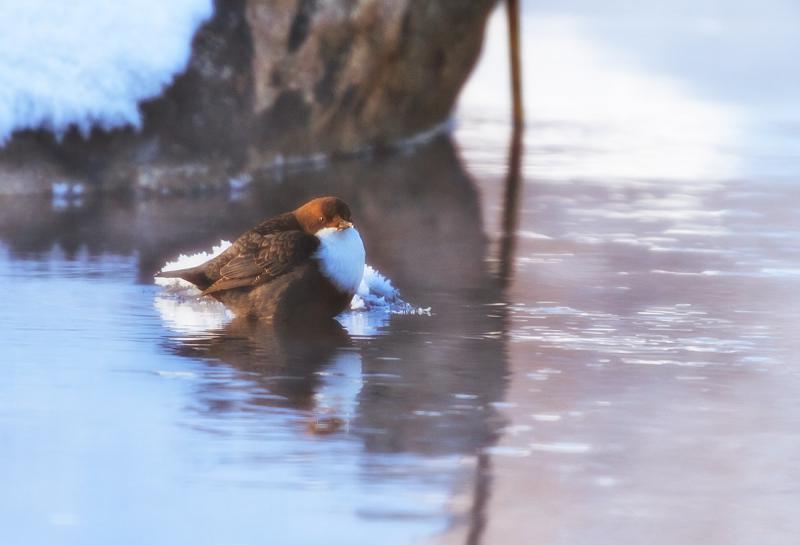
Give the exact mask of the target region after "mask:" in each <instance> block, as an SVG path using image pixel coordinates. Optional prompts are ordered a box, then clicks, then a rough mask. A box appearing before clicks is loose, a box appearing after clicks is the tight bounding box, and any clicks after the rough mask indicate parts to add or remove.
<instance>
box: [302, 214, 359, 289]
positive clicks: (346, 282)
mask: <svg viewBox="0 0 800 545" xmlns="http://www.w3.org/2000/svg"><path fill="white" fill-rule="evenodd" d="M315 234H316V237H317V238H318V239H319V242H320V244H319V248H318V249H317V251H316V253H315V254H314V259H317V260H318V261H319V265H320V270H321V271H322V274H324V275H325V276H326V277H327V278H328V279H329V280H330V281H331V282H333V284H334V285H335V286H336V287H337V288H339V289H340V290H341V291H343V292H345V293H349V294H351V295H352V294H355V292H356V290H358V285H359V284H360V283H361V277H363V276H364V260H365V258H366V252H365V251H364V243H363V242H362V241H361V235H359V234H358V231H357V230H356V228H355V227H350V228H349V229H344V230H342V231H339V230H338V229H336V228H334V227H326V228H325V229H320V230H319V231H317V232H316V233H315Z"/></svg>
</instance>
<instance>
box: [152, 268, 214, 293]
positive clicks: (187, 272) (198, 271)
mask: <svg viewBox="0 0 800 545" xmlns="http://www.w3.org/2000/svg"><path fill="white" fill-rule="evenodd" d="M155 276H156V278H180V279H182V280H186V281H187V282H191V283H192V284H194V285H195V286H197V287H198V288H200V289H201V290H204V289H206V288H208V287H209V286H210V285H211V284H212V283H213V282H212V281H211V280H210V279H209V278H208V277H207V276H206V273H205V271H204V270H203V266H202V265H200V266H198V267H191V268H188V269H178V270H175V271H160V272H157V273H156V275H155Z"/></svg>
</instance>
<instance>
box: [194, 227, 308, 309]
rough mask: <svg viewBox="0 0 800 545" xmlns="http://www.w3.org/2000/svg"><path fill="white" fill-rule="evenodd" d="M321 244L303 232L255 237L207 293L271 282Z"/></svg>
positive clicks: (244, 246)
mask: <svg viewBox="0 0 800 545" xmlns="http://www.w3.org/2000/svg"><path fill="white" fill-rule="evenodd" d="M318 246H319V239H317V237H315V236H313V235H309V234H307V233H304V232H303V231H278V232H273V233H272V234H267V235H259V236H257V237H253V238H251V239H250V240H249V241H248V244H247V245H244V244H243V245H242V246H240V252H239V254H238V255H236V256H235V257H233V258H232V259H230V260H229V261H228V262H227V263H226V264H225V265H224V266H223V267H222V268H221V269H220V270H219V274H220V278H219V279H218V280H217V281H215V282H214V283H213V284H212V285H211V286H210V287H209V288H208V289H206V290H205V291H204V292H203V295H208V294H211V293H215V292H218V291H222V290H228V289H233V288H241V287H252V286H257V285H259V284H263V283H265V282H269V281H270V280H272V279H273V278H276V277H278V276H280V275H282V274H285V273H287V272H289V271H290V270H292V269H293V268H294V267H296V266H297V265H300V264H301V263H303V262H305V261H306V260H308V259H309V258H310V257H311V255H312V254H313V253H314V252H315V251H316V250H317V247H318Z"/></svg>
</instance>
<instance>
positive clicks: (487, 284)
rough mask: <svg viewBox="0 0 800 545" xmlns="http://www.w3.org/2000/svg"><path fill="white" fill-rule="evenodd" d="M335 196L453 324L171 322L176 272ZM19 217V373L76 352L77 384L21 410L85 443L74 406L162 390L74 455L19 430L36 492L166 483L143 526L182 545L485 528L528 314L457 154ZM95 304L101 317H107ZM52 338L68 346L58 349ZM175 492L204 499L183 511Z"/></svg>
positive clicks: (91, 199)
mask: <svg viewBox="0 0 800 545" xmlns="http://www.w3.org/2000/svg"><path fill="white" fill-rule="evenodd" d="M330 193H332V194H337V195H340V196H341V197H342V198H344V199H345V200H347V201H348V202H349V203H350V205H351V207H352V208H353V209H354V210H356V211H358V215H357V217H356V221H357V222H358V224H359V227H360V230H361V232H362V233H363V237H364V240H365V245H366V247H367V255H368V260H369V262H370V263H371V264H373V265H375V266H376V267H378V268H379V269H380V270H381V271H382V272H384V273H385V274H386V275H387V276H388V277H390V278H391V279H392V280H393V281H394V283H395V284H396V285H397V286H399V287H400V288H401V290H402V292H403V296H404V298H405V299H407V300H409V301H411V302H413V303H415V304H417V305H420V306H431V307H433V315H432V316H393V315H388V314H385V313H383V314H369V313H357V312H353V313H348V314H346V315H344V316H342V317H341V318H340V320H339V321H333V322H331V323H329V324H327V325H326V326H325V327H324V328H322V329H320V330H315V331H313V332H309V331H302V332H300V331H297V330H286V329H278V330H275V329H272V328H271V327H270V326H266V325H264V324H259V323H252V322H245V321H238V320H233V321H229V320H228V319H227V318H225V317H223V319H220V320H216V319H206V318H209V316H211V315H212V314H213V309H212V311H211V312H210V313H209V315H208V316H205V317H203V315H201V316H200V318H198V319H196V320H195V321H193V322H191V323H185V322H184V321H183V320H182V318H180V317H175V316H174V315H172V314H170V312H172V311H171V310H169V309H166V310H165V308H162V306H159V305H163V304H164V300H163V299H159V297H157V293H158V292H157V288H156V287H154V286H152V279H151V278H152V273H153V272H154V271H155V270H157V269H158V268H160V266H161V265H162V264H163V263H164V262H165V261H166V260H167V259H169V258H173V257H174V256H175V255H176V254H177V253H179V252H194V251H196V250H198V249H201V248H206V247H209V246H211V245H212V244H213V243H216V242H218V241H219V239H220V238H231V237H233V236H235V235H236V234H237V233H239V232H241V231H243V230H244V229H246V228H248V227H250V226H251V225H252V224H254V223H256V222H257V221H259V220H260V219H262V218H263V217H266V216H270V215H273V214H275V213H277V212H280V211H283V210H285V209H289V208H292V207H294V206H295V205H296V203H298V202H303V201H305V200H307V199H308V198H309V197H311V196H314V195H318V194H330ZM0 206H2V209H3V212H4V213H3V215H2V216H0V238H1V239H2V241H3V246H4V248H5V250H4V254H3V257H2V260H0V265H2V268H0V275H2V277H3V278H5V279H7V280H8V281H13V282H14V283H15V285H17V288H18V289H17V290H16V291H15V293H13V294H11V295H10V296H9V297H8V298H7V304H8V305H9V307H7V308H20V309H25V310H23V311H21V312H20V313H18V314H17V315H16V316H15V317H13V319H12V316H11V315H8V316H6V317H5V318H4V324H5V326H6V327H5V330H6V333H9V334H10V335H11V338H12V339H13V340H9V341H6V342H7V343H10V344H11V345H12V346H15V347H18V348H17V349H16V350H19V353H20V354H21V355H22V358H21V359H19V360H12V362H11V363H10V364H7V365H11V366H12V367H13V369H14V372H19V373H25V369H26V367H25V366H24V365H25V364H26V362H28V364H30V362H38V365H44V364H43V363H42V362H45V361H51V360H52V358H53V355H54V353H56V352H59V351H60V353H61V358H65V359H63V362H64V363H63V364H62V365H63V368H64V372H66V373H68V374H69V376H72V377H73V378H72V379H71V382H70V384H71V386H70V388H69V389H68V390H67V391H62V390H60V389H59V386H58V385H57V384H51V383H48V382H47V381H44V382H42V381H37V380H33V381H31V382H29V384H30V387H23V388H22V389H21V390H20V391H18V392H17V393H15V394H14V395H13V396H12V397H15V396H30V395H32V391H31V388H35V389H37V390H38V392H39V393H38V394H37V396H36V397H37V398H40V397H41V396H47V395H49V396H50V397H51V398H52V399H53V400H56V401H55V405H54V406H53V408H52V409H50V408H45V409H44V410H43V411H44V412H43V413H38V416H37V413H29V412H23V413H22V414H23V415H25V416H23V417H22V419H21V420H20V424H21V425H25V426H29V425H32V422H35V425H34V426H36V427H38V429H43V430H47V429H49V428H50V426H59V427H61V428H65V429H66V428H67V427H69V426H70V425H74V424H75V423H74V422H71V421H70V418H69V416H68V415H69V414H71V413H70V412H62V413H61V414H58V415H54V414H51V413H52V411H56V410H57V409H56V407H57V406H62V405H63V403H67V402H66V401H64V399H65V396H67V398H68V399H69V401H68V403H69V404H71V405H72V406H74V407H76V408H77V410H78V411H79V412H80V413H81V414H84V413H88V412H91V411H93V410H95V409H96V407H95V406H94V403H93V401H92V399H94V398H96V397H97V396H98V395H99V394H97V393H95V389H96V388H102V389H103V391H104V393H103V396H104V397H108V396H112V397H113V396H121V397H123V398H124V397H125V395H126V394H125V393H124V392H125V389H126V385H128V384H130V383H131V382H132V381H133V382H134V383H141V388H142V390H143V391H144V392H148V393H146V394H144V393H137V394H135V395H131V394H128V398H129V401H128V402H126V406H127V405H128V404H136V403H138V402H139V401H137V396H138V395H145V396H146V397H147V399H148V402H147V403H146V405H147V407H148V408H147V410H142V409H140V410H134V409H133V408H131V407H129V408H128V409H125V410H121V411H114V412H113V413H111V414H109V415H108V417H103V421H102V425H101V426H99V427H97V426H93V425H91V424H87V425H86V426H87V427H86V430H87V431H86V433H85V434H84V435H82V436H81V437H79V438H77V439H75V441H74V442H73V446H74V448H73V446H68V447H59V446H56V445H55V444H51V441H50V440H49V439H48V438H47V437H46V436H44V437H41V436H38V435H37V436H36V437H33V436H31V434H30V433H29V432H25V431H23V429H22V428H19V427H17V426H16V425H14V426H10V427H7V428H6V429H8V430H10V432H11V433H12V434H13V436H14V437H15V438H16V439H15V444H17V445H18V447H19V448H16V447H15V448H13V449H11V450H9V451H6V453H5V454H3V455H0V464H2V465H4V466H8V465H13V466H14V467H16V468H17V475H18V476H19V477H18V478H17V479H16V480H15V482H16V483H17V484H18V485H19V486H23V483H25V482H35V483H39V484H38V485H37V486H40V487H41V486H45V484H44V483H47V482H51V483H52V482H56V483H62V486H64V487H65V488H66V489H67V490H68V491H72V492H75V493H77V492H76V491H77V488H75V487H78V486H80V487H82V488H81V490H85V492H83V494H87V495H88V496H89V497H91V498H103V497H111V496H114V495H115V494H116V492H115V491H114V490H115V489H117V488H119V487H123V488H126V487H128V486H129V485H130V486H132V485H133V480H136V477H135V476H136V475H140V474H142V473H143V472H148V471H149V472H150V473H151V474H152V475H153V478H150V479H146V480H140V481H141V482H137V486H139V487H140V492H139V495H140V498H139V501H140V503H138V504H137V505H141V507H139V508H136V509H133V514H132V516H133V518H134V519H137V520H148V519H152V518H153V517H154V516H156V515H155V513H156V512H160V513H161V515H159V519H160V521H161V522H160V523H159V527H160V528H162V529H163V530H164V535H165V536H171V537H170V538H169V539H170V540H171V542H178V541H187V540H189V539H191V540H192V541H194V542H197V543H212V542H220V539H221V537H220V536H225V539H224V541H236V542H242V543H247V542H255V541H254V540H256V536H257V535H263V532H265V531H267V530H268V527H269V526H274V525H278V526H281V521H289V522H292V521H294V522H295V523H297V522H299V521H301V520H306V519H307V518H308V517H311V518H313V519H314V520H317V521H323V522H324V524H323V526H334V527H337V528H339V531H338V532H337V535H339V536H340V537H330V536H328V538H325V540H324V541H325V542H327V543H348V544H352V543H359V542H363V543H381V542H392V543H394V542H398V541H399V542H409V541H412V540H415V539H419V538H421V537H423V536H426V535H431V534H433V533H435V532H437V531H440V530H442V529H443V528H444V527H445V525H446V524H448V521H454V520H461V518H460V517H464V520H469V519H470V513H471V512H473V511H475V509H477V508H476V507H474V506H475V505H478V506H480V505H484V504H485V497H486V493H487V492H488V488H487V486H486V484H487V482H488V481H487V477H486V475H487V473H486V472H487V467H486V466H485V463H484V462H485V456H484V455H483V454H481V453H482V451H483V449H484V448H485V447H487V446H489V445H491V444H492V443H493V442H494V441H495V439H496V437H497V434H498V429H500V428H501V427H502V425H503V418H502V417H500V416H499V414H498V410H497V406H498V405H497V403H499V402H501V401H502V399H503V395H504V392H505V389H506V387H507V382H506V374H507V369H506V368H507V356H506V346H507V342H508V341H507V338H506V335H505V333H504V332H505V331H506V329H507V327H508V319H509V318H508V316H509V315H508V312H507V305H506V304H505V302H504V301H503V299H502V291H501V290H500V287H499V286H498V283H497V282H496V280H495V278H494V277H493V276H492V275H491V273H490V272H489V267H488V265H487V252H488V244H487V239H486V236H485V234H484V224H483V220H482V213H481V209H480V204H479V201H478V194H477V191H476V187H475V185H474V181H473V180H472V179H471V178H470V176H469V175H467V173H466V172H465V171H464V169H463V167H462V166H461V162H460V159H459V158H458V155H457V152H456V151H455V149H454V147H453V144H452V143H451V141H450V140H449V139H448V138H446V137H444V138H439V139H437V140H435V141H433V142H431V143H429V144H428V145H426V146H423V147H421V148H418V149H416V150H408V151H404V152H400V153H396V154H393V155H387V156H385V157H380V160H378V161H363V160H359V161H346V160H342V161H335V162H333V163H332V164H330V165H328V166H327V167H326V168H324V169H321V170H286V171H284V172H282V173H280V175H279V176H276V175H275V173H263V174H262V175H260V176H257V177H256V178H255V179H254V180H253V181H252V183H251V184H250V185H248V186H247V187H243V188H239V189H238V190H237V191H235V192H232V193H231V194H227V195H219V194H216V195H198V196H196V197H194V198H189V199H180V200H179V199H149V200H148V199H145V200H143V199H139V198H135V197H134V196H130V197H128V198H119V197H118V198H114V197H101V196H97V195H84V196H82V197H81V199H80V200H76V199H72V200H70V201H69V202H68V203H67V204H66V205H65V204H64V203H60V202H59V203H53V202H50V201H49V200H46V199H40V198H34V197H26V198H18V199H13V200H12V199H8V198H6V199H4V200H3V202H2V203H0ZM117 256H123V257H117ZM34 271H35V274H34ZM34 293H35V294H36V295H35V297H34V298H33V299H31V294H34ZM95 297H101V300H100V302H98V303H91V301H95ZM34 300H35V301H36V303H31V301H34ZM172 310H174V309H172ZM43 316H47V317H48V318H47V319H46V320H44V321H43V318H42V317H43ZM162 316H172V318H174V319H170V320H169V321H162ZM37 324H38V325H37ZM43 331H48V333H47V336H48V337H49V338H50V339H52V340H54V341H56V340H58V342H60V343H61V344H62V347H61V348H60V349H58V348H57V347H56V346H53V345H48V344H47V343H41V339H40V338H39V337H40V336H41V335H43V333H42V332H43ZM97 338H103V339H105V340H104V342H102V343H98V342H97V341H96V339H97ZM37 339H39V340H37ZM59 361H62V360H61V359H60V360H59ZM89 368H91V369H92V372H91V373H90V372H89ZM98 377H99V378H98ZM6 386H8V385H6ZM137 392H138V390H137ZM73 393H80V397H79V398H75V397H74V396H73ZM9 395H11V394H9ZM23 406H25V405H23ZM25 410H26V411H27V410H28V409H25ZM3 414H6V413H4V412H3V410H0V418H4V417H3V416H2V415H3ZM112 415H113V416H112ZM144 429H147V430H150V431H149V432H148V433H147V434H145V435H144V436H143V437H145V436H146V437H150V439H147V440H145V441H144V442H136V441H125V445H126V447H125V448H126V449H127V452H126V454H125V456H120V455H119V452H118V449H117V448H116V447H113V448H112V447H111V446H108V445H109V444H111V443H113V440H111V439H109V437H114V436H115V435H116V434H117V432H115V431H113V430H144ZM56 436H58V434H55V433H54V437H56ZM154 437H160V438H163V437H171V439H170V440H169V441H162V440H160V439H152V438H154ZM107 443H108V444H107ZM25 445H28V446H30V445H39V446H40V447H41V448H43V449H44V450H48V449H51V451H52V452H54V453H56V454H54V456H57V457H59V458H66V459H68V460H69V464H70V465H71V466H72V467H74V468H77V469H74V470H73V471H74V472H76V474H83V473H85V472H86V471H91V468H89V467H88V466H87V467H84V466H83V462H82V461H81V460H82V458H81V457H80V456H79V453H80V452H81V450H82V449H88V448H91V449H93V454H92V456H90V457H87V458H86V463H87V464H88V463H91V464H92V467H94V468H99V470H98V471H99V472H100V473H101V474H104V475H107V474H115V475H117V477H116V478H115V479H112V480H109V481H108V482H109V483H114V484H113V486H114V489H111V488H108V486H106V485H104V481H102V480H94V479H93V480H92V481H91V483H87V482H83V483H82V484H80V485H78V484H77V483H74V482H72V483H68V482H66V481H65V480H64V476H63V475H62V473H61V469H59V468H58V467H57V466H52V468H51V469H48V470H45V471H42V470H41V468H39V466H38V464H32V463H28V462H26V458H25V457H22V456H21V454H20V449H21V448H25ZM155 460H158V462H157V463H156V461H155ZM480 460H483V461H484V462H480ZM128 476H129V477H128ZM129 480H130V482H128V481H129ZM175 482H181V483H183V485H182V487H180V488H181V489H182V490H187V492H185V493H186V494H188V495H189V496H190V498H189V499H186V500H185V501H177V498H176V497H175V495H176V491H177V490H178V488H176V487H175ZM464 483H470V484H467V485H466V486H464ZM471 483H484V484H483V485H482V486H477V487H476V488H473V486H472V484H471ZM12 484H13V483H12ZM109 486H110V485H109ZM276 491H280V494H281V497H282V502H281V503H280V505H279V504H278V502H276V493H277V492H276ZM182 494H183V492H182ZM144 497H148V498H150V499H149V500H148V501H144V500H143V498H144ZM453 498H460V499H459V500H458V502H460V503H459V505H462V507H454V504H453ZM35 501H36V499H35V496H30V497H27V498H26V499H25V500H24V501H22V502H21V503H20V504H19V505H18V506H10V505H4V506H3V509H2V510H0V511H2V512H3V513H5V514H4V515H2V516H0V522H2V523H3V524H4V525H7V524H6V523H10V521H11V518H14V517H16V514H17V513H19V512H20V510H21V509H26V506H28V507H30V506H31V505H32V504H33V503H34V502H35ZM242 502H247V505H242ZM56 503H57V505H56V504H54V505H53V506H49V504H48V506H47V507H44V508H43V509H39V510H36V512H37V513H39V514H38V515H37V516H38V517H40V518H41V520H42V521H46V520H56V521H63V520H69V521H74V524H69V525H67V527H69V528H73V529H74V532H75V535H76V536H78V538H79V540H80V541H82V542H98V540H100V536H101V535H103V528H104V527H111V528H114V529H115V532H119V531H124V529H126V528H128V527H129V524H130V523H129V520H132V519H130V518H128V517H124V516H122V515H121V514H116V515H109V516H108V522H107V526H103V527H101V526H99V525H98V524H97V523H95V522H93V521H94V519H95V517H96V514H97V513H98V512H100V511H101V508H100V506H99V505H98V504H97V502H96V501H84V502H83V503H81V502H80V501H77V500H75V501H73V500H71V499H70V495H69V494H67V496H66V497H65V498H60V499H59V502H56ZM256 505H269V506H271V507H270V510H271V515H270V516H268V517H266V518H265V517H264V515H263V513H261V514H257V513H255V512H254V511H253V507H251V506H256ZM6 507H7V509H6ZM481 509H482V507H481V508H480V509H478V511H480V510H481ZM191 512H204V513H206V514H207V516H206V517H205V520H204V521H203V523H202V524H199V525H198V526H197V528H195V529H185V528H183V529H181V528H179V527H178V525H177V523H174V522H171V521H180V520H183V519H184V518H185V517H186V516H187V514H188V513H191ZM130 515H131V513H129V516H130ZM6 517H11V518H8V519H6ZM472 518H474V516H473V517H472ZM247 520H251V522H249V523H248V522H246V521H247ZM253 521H259V522H253ZM63 527H64V526H63V525H60V524H55V523H52V524H50V523H48V522H42V523H41V524H39V523H37V524H33V525H30V526H26V525H23V526H19V525H18V526H16V528H17V534H16V537H19V538H20V540H21V541H24V542H26V543H45V542H53V541H57V540H58V539H59V538H58V536H59V532H61V531H62V530H61V528H63ZM279 535H281V536H282V537H283V538H284V539H282V542H284V543H306V542H308V540H309V538H310V537H309V536H311V538H313V532H310V533H309V530H308V529H307V528H303V529H302V530H301V529H298V528H294V529H292V528H290V527H287V526H282V529H281V530H280V531H279ZM354 536H361V537H354ZM318 537H319V536H318ZM320 539H322V538H321V537H320ZM359 539H361V540H362V541H359Z"/></svg>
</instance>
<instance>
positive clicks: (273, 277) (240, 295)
mask: <svg viewBox="0 0 800 545" xmlns="http://www.w3.org/2000/svg"><path fill="white" fill-rule="evenodd" d="M364 258H365V252H364V243H363V242H362V241H361V236H360V235H359V234H358V231H357V230H356V228H355V227H353V223H352V221H351V216H350V208H349V207H348V206H347V204H345V202H344V201H342V200H341V199H338V198H336V197H320V198H317V199H313V200H311V201H309V202H307V203H306V204H304V205H303V206H301V207H300V208H297V209H296V210H294V211H292V212H286V213H284V214H280V215H278V216H275V217H274V218H270V219H268V220H265V221H263V222H261V223H260V224H258V225H257V226H256V227H254V228H253V229H251V230H250V231H247V232H246V233H244V234H243V235H242V236H240V237H239V238H238V239H236V241H235V242H234V243H233V244H232V245H231V247H230V248H228V249H227V250H225V251H224V252H223V253H222V254H220V255H218V256H217V257H214V258H212V259H210V260H208V261H206V262H205V263H203V264H202V265H198V266H197V267H192V268H189V269H181V270H177V271H164V272H160V273H158V275H157V276H159V277H163V278H182V279H183V280H186V281H188V282H191V283H192V284H194V285H195V286H197V287H198V288H200V289H201V290H202V292H203V293H202V294H203V295H209V296H211V297H213V298H215V299H217V300H219V301H221V302H222V303H224V304H225V305H226V306H227V307H229V308H230V309H231V310H233V311H234V313H235V314H236V315H237V316H239V317H248V318H261V319H266V320H281V321H282V320H292V321H295V320H302V321H315V320H320V319H329V318H332V317H333V316H336V315H337V314H339V313H340V312H342V311H343V310H345V309H346V308H347V307H348V305H349V304H350V301H351V299H352V298H353V295H355V293H356V290H357V289H358V286H359V283H360V282H361V278H362V276H363V275H364Z"/></svg>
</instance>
